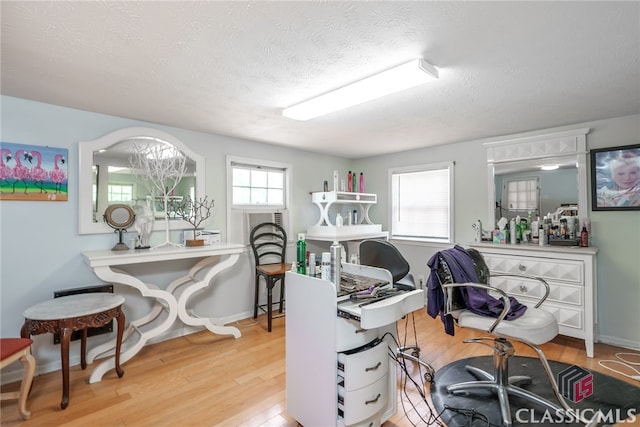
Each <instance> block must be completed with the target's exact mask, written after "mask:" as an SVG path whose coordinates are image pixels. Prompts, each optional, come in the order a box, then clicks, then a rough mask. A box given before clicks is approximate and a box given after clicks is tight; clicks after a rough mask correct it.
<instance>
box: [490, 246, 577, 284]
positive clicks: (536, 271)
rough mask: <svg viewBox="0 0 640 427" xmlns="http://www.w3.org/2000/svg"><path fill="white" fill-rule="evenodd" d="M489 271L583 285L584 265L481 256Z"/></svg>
mask: <svg viewBox="0 0 640 427" xmlns="http://www.w3.org/2000/svg"><path fill="white" fill-rule="evenodd" d="M483 256H484V260H485V262H486V263H487V266H488V267H489V270H491V271H492V272H496V273H510V274H529V275H531V276H539V277H542V278H543V279H545V280H547V279H548V280H560V281H563V282H568V283H574V284H578V285H583V284H584V263H582V262H581V261H572V260H558V259H552V258H536V257H526V258H525V257H519V256H504V255H495V254H486V253H484V254H483Z"/></svg>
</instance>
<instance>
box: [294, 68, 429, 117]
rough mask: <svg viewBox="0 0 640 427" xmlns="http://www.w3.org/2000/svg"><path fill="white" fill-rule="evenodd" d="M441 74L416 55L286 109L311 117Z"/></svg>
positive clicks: (375, 97)
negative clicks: (408, 60)
mask: <svg viewBox="0 0 640 427" xmlns="http://www.w3.org/2000/svg"><path fill="white" fill-rule="evenodd" d="M437 78H438V69H437V68H436V67H434V66H433V65H431V64H429V63H428V62H427V61H425V60H424V59H414V60H412V61H410V62H407V63H406V64H402V65H398V66H397V67H394V68H391V69H389V70H387V71H383V72H381V73H379V74H375V75H373V76H371V77H367V78H365V79H363V80H359V81H357V82H355V83H352V84H350V85H347V86H343V87H341V88H340V89H336V90H333V91H331V92H328V93H325V94H324V95H320V96H318V97H316V98H312V99H310V100H308V101H305V102H301V103H300V104H297V105H294V106H292V107H289V108H285V109H284V110H282V115H283V116H285V117H288V118H290V119H295V120H309V119H312V118H314V117H318V116H322V115H324V114H329V113H333V112H334V111H338V110H342V109H344V108H348V107H351V106H353V105H357V104H362V103H364V102H367V101H371V100H373V99H377V98H381V97H383V96H385V95H389V94H391V93H395V92H400V91H403V90H405V89H409V88H412V87H415V86H418V85H421V84H424V83H427V82H429V81H431V80H435V79H437Z"/></svg>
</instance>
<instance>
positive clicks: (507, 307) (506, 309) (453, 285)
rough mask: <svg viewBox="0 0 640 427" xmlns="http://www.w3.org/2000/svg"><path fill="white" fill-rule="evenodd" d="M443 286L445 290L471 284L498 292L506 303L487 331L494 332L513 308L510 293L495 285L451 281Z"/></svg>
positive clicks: (474, 286)
mask: <svg viewBox="0 0 640 427" xmlns="http://www.w3.org/2000/svg"><path fill="white" fill-rule="evenodd" d="M441 286H442V288H443V289H445V290H446V289H448V288H462V287H465V286H470V287H473V288H480V289H485V290H487V291H494V292H496V293H498V294H499V296H500V299H501V300H502V303H503V304H504V307H503V309H502V312H501V313H500V315H499V316H498V318H497V319H496V321H495V322H493V324H492V325H491V327H489V330H488V331H487V332H493V330H494V329H495V328H496V327H497V326H498V324H499V323H500V322H501V321H502V320H503V319H504V318H505V317H506V316H507V313H509V310H510V309H511V301H509V295H507V294H506V293H505V292H504V291H503V290H502V289H498V288H494V287H493V286H490V285H483V284H482V283H449V284H446V285H441Z"/></svg>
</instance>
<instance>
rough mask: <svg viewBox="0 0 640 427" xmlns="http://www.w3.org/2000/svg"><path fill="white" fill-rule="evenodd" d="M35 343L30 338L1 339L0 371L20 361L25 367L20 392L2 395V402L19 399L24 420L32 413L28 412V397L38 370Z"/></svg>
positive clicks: (19, 407) (19, 406) (19, 408)
mask: <svg viewBox="0 0 640 427" xmlns="http://www.w3.org/2000/svg"><path fill="white" fill-rule="evenodd" d="M32 343H33V341H32V340H31V339H28V338H2V339H0V353H2V357H1V358H2V362H1V364H0V369H4V367H5V366H8V365H10V364H12V363H13V362H15V361H16V360H19V361H20V362H22V365H23V369H24V371H23V373H22V382H21V383H20V390H19V391H13V392H5V393H2V395H1V397H0V399H1V400H9V399H18V410H19V411H20V416H21V417H22V419H23V420H28V419H29V417H30V416H31V412H29V411H27V396H28V395H29V391H30V390H31V384H32V382H33V374H34V373H35V370H36V359H35V358H34V357H33V356H32V355H31V344H32Z"/></svg>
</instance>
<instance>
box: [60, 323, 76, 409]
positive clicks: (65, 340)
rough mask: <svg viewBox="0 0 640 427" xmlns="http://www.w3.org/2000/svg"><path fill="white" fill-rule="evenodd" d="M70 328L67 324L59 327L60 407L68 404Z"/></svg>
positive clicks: (65, 406) (63, 407) (64, 407)
mask: <svg viewBox="0 0 640 427" xmlns="http://www.w3.org/2000/svg"><path fill="white" fill-rule="evenodd" d="M71 332H73V331H72V329H71V328H69V327H68V326H65V327H62V328H60V359H61V360H62V401H61V402H60V408H62V409H66V408H67V406H69V342H70V341H71Z"/></svg>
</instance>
